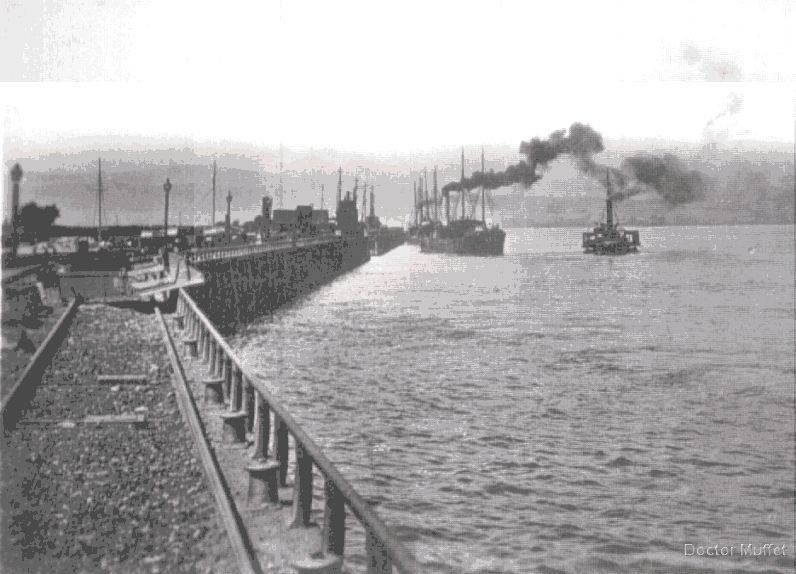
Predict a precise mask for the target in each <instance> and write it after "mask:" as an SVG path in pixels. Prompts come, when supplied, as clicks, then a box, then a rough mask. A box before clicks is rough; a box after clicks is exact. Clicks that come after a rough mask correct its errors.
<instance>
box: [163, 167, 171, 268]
mask: <svg viewBox="0 0 796 574" xmlns="http://www.w3.org/2000/svg"><path fill="white" fill-rule="evenodd" d="M163 191H164V192H165V193H166V210H165V214H164V216H163V269H164V270H165V271H166V272H167V273H168V271H169V192H170V191H171V182H170V181H169V178H168V177H167V178H166V183H164V184H163Z"/></svg>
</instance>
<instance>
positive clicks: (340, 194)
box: [337, 166, 343, 210]
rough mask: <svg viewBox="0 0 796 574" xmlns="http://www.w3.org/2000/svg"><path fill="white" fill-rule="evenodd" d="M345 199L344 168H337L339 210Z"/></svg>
mask: <svg viewBox="0 0 796 574" xmlns="http://www.w3.org/2000/svg"><path fill="white" fill-rule="evenodd" d="M342 199H343V168H342V166H341V167H338V168H337V209H338V210H339V209H340V201H342Z"/></svg>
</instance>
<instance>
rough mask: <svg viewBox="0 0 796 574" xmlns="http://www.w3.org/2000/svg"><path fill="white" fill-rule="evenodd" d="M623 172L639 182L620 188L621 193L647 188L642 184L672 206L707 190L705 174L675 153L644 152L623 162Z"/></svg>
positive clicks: (687, 201) (689, 199) (698, 196)
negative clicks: (692, 167)
mask: <svg viewBox="0 0 796 574" xmlns="http://www.w3.org/2000/svg"><path fill="white" fill-rule="evenodd" d="M622 171H623V172H625V173H627V174H629V175H630V177H631V178H632V181H633V183H634V184H636V185H634V186H633V187H632V188H627V187H620V190H619V192H620V193H621V192H623V191H624V190H625V189H635V190H637V191H635V193H638V191H644V187H642V186H647V187H649V188H652V189H653V190H655V191H656V192H657V193H658V195H660V196H661V197H662V198H663V199H664V201H666V202H667V203H670V204H672V205H681V204H683V203H690V202H691V201H694V200H696V199H699V198H700V197H702V195H703V193H704V189H705V188H704V180H703V178H702V174H700V173H699V172H698V171H697V170H693V169H692V170H689V169H687V168H686V167H685V166H683V164H682V163H681V162H680V160H679V159H677V157H676V156H673V155H671V154H666V155H664V156H656V155H651V154H641V155H636V156H633V157H629V158H627V159H625V160H624V161H623V162H622ZM638 184H641V185H638Z"/></svg>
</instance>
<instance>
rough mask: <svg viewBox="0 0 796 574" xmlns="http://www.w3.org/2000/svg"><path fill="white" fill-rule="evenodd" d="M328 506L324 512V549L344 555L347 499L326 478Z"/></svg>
mask: <svg viewBox="0 0 796 574" xmlns="http://www.w3.org/2000/svg"><path fill="white" fill-rule="evenodd" d="M324 495H325V498H326V508H325V509H324V513H323V551H324V553H325V554H336V555H337V556H342V555H343V551H344V549H345V499H344V498H343V495H342V493H341V492H340V489H338V488H337V485H335V483H334V482H333V481H332V480H330V479H328V478H327V479H326V482H325V485H324Z"/></svg>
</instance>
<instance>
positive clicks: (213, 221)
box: [210, 160, 216, 227]
mask: <svg viewBox="0 0 796 574" xmlns="http://www.w3.org/2000/svg"><path fill="white" fill-rule="evenodd" d="M215 226H216V160H213V211H212V212H211V213H210V227H215Z"/></svg>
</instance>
